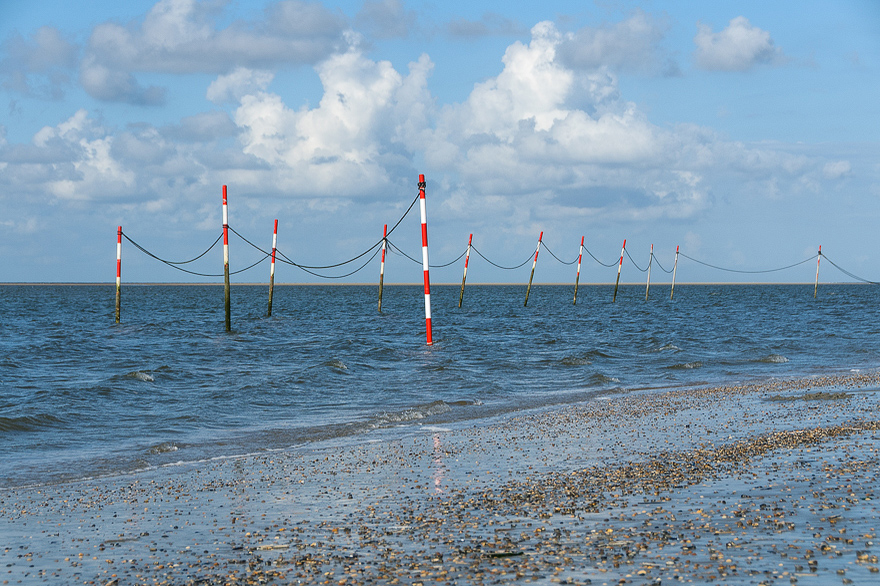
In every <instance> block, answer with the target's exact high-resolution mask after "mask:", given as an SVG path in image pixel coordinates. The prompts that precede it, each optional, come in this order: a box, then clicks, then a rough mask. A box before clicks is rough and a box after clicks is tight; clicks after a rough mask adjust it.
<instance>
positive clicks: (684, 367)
mask: <svg viewBox="0 0 880 586" xmlns="http://www.w3.org/2000/svg"><path fill="white" fill-rule="evenodd" d="M666 368H668V369H670V370H692V369H694V368H703V363H702V362H700V361H699V360H697V361H695V362H683V363H681V364H673V365H671V366H667V367H666Z"/></svg>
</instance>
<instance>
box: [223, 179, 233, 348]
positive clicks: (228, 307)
mask: <svg viewBox="0 0 880 586" xmlns="http://www.w3.org/2000/svg"><path fill="white" fill-rule="evenodd" d="M223 295H224V299H223V304H224V307H225V308H226V331H227V332H231V331H232V315H231V309H232V308H231V301H230V296H229V212H228V211H227V208H226V186H225V185H224V186H223Z"/></svg>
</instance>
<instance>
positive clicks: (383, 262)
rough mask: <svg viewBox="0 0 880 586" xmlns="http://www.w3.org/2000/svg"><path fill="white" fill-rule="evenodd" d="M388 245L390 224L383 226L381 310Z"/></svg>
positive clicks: (380, 287) (380, 270)
mask: <svg viewBox="0 0 880 586" xmlns="http://www.w3.org/2000/svg"><path fill="white" fill-rule="evenodd" d="M387 245H388V224H385V226H384V227H383V228H382V260H381V261H380V262H379V311H380V312H381V311H382V289H383V287H384V284H385V248H386V247H387Z"/></svg>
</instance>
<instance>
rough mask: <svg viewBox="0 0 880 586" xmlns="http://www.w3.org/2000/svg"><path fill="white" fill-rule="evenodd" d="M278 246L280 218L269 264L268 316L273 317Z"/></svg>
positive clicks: (274, 234)
mask: <svg viewBox="0 0 880 586" xmlns="http://www.w3.org/2000/svg"><path fill="white" fill-rule="evenodd" d="M277 248H278V218H275V229H274V230H273V231H272V262H271V263H270V264H269V311H268V312H267V313H266V317H272V297H273V296H274V293H275V251H276V250H277Z"/></svg>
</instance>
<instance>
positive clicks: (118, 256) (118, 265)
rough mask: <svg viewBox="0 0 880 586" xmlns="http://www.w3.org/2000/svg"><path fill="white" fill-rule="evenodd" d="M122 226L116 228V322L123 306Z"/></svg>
mask: <svg viewBox="0 0 880 586" xmlns="http://www.w3.org/2000/svg"><path fill="white" fill-rule="evenodd" d="M121 298H122V226H119V228H118V229H117V230H116V323H119V313H120V310H121V308H122V299H121Z"/></svg>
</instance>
